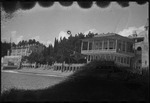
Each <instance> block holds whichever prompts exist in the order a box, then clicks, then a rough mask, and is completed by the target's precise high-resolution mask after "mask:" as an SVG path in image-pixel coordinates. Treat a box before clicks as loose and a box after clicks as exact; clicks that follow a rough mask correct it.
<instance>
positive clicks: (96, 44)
mask: <svg viewBox="0 0 150 103" xmlns="http://www.w3.org/2000/svg"><path fill="white" fill-rule="evenodd" d="M94 45H95V50H97V49H98V41H96V42H95V43H94Z"/></svg>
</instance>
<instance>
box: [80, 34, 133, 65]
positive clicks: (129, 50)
mask: <svg viewBox="0 0 150 103" xmlns="http://www.w3.org/2000/svg"><path fill="white" fill-rule="evenodd" d="M133 44H134V41H133V39H130V38H127V37H123V36H120V35H118V34H115V33H108V34H101V35H96V36H95V37H93V38H88V39H83V40H82V46H81V53H82V54H84V55H87V62H90V61H93V60H98V59H104V60H112V61H115V63H117V64H118V65H120V66H122V65H123V66H126V67H130V66H131V64H132V59H133V57H134V56H135V54H134V50H133Z"/></svg>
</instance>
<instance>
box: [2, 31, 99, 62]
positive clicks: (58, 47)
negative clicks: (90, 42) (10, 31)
mask: <svg viewBox="0 0 150 103" xmlns="http://www.w3.org/2000/svg"><path fill="white" fill-rule="evenodd" d="M95 35H98V34H97V33H96V34H94V33H91V32H89V33H88V34H87V35H86V36H85V35H84V34H83V33H78V34H75V36H72V35H71V34H70V36H69V37H68V39H66V38H65V37H64V38H60V40H59V41H58V39H56V38H55V41H54V46H53V45H52V44H49V46H48V47H46V46H45V45H43V46H44V49H43V51H42V52H41V53H39V52H32V53H31V54H30V55H29V56H28V57H26V56H25V57H23V59H22V61H25V60H27V61H28V62H30V63H35V62H36V63H40V64H49V65H51V64H53V63H54V62H58V63H62V62H65V63H85V62H86V56H84V55H82V54H81V42H82V41H81V39H85V38H91V37H93V36H95ZM28 44H41V43H39V42H38V41H36V40H35V39H29V40H28V41H26V40H22V41H20V42H19V43H18V44H15V43H12V44H10V43H7V42H4V43H3V42H1V52H2V53H1V57H4V56H5V55H7V50H10V48H11V45H12V46H14V47H15V46H25V45H28Z"/></svg>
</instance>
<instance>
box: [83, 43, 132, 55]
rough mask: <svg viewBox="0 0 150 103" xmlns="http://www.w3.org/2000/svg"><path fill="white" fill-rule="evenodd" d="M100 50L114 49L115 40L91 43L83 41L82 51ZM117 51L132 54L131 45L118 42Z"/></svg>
mask: <svg viewBox="0 0 150 103" xmlns="http://www.w3.org/2000/svg"><path fill="white" fill-rule="evenodd" d="M92 49H94V50H101V49H116V41H115V40H109V41H108V40H104V41H94V44H93V43H92V42H89V47H88V42H87V41H84V42H83V47H82V50H92ZM117 49H118V51H124V52H125V51H127V52H133V44H132V43H129V42H125V41H121V40H118V41H117Z"/></svg>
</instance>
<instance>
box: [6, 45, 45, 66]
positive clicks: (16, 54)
mask: <svg viewBox="0 0 150 103" xmlns="http://www.w3.org/2000/svg"><path fill="white" fill-rule="evenodd" d="M43 50H44V46H43V45H35V44H33V45H25V46H17V47H12V48H11V53H10V51H8V52H7V56H4V59H3V65H4V66H5V65H6V66H7V65H18V64H19V63H20V62H21V60H22V57H23V56H29V55H30V54H31V53H32V52H39V53H40V52H42V51H43Z"/></svg>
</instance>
